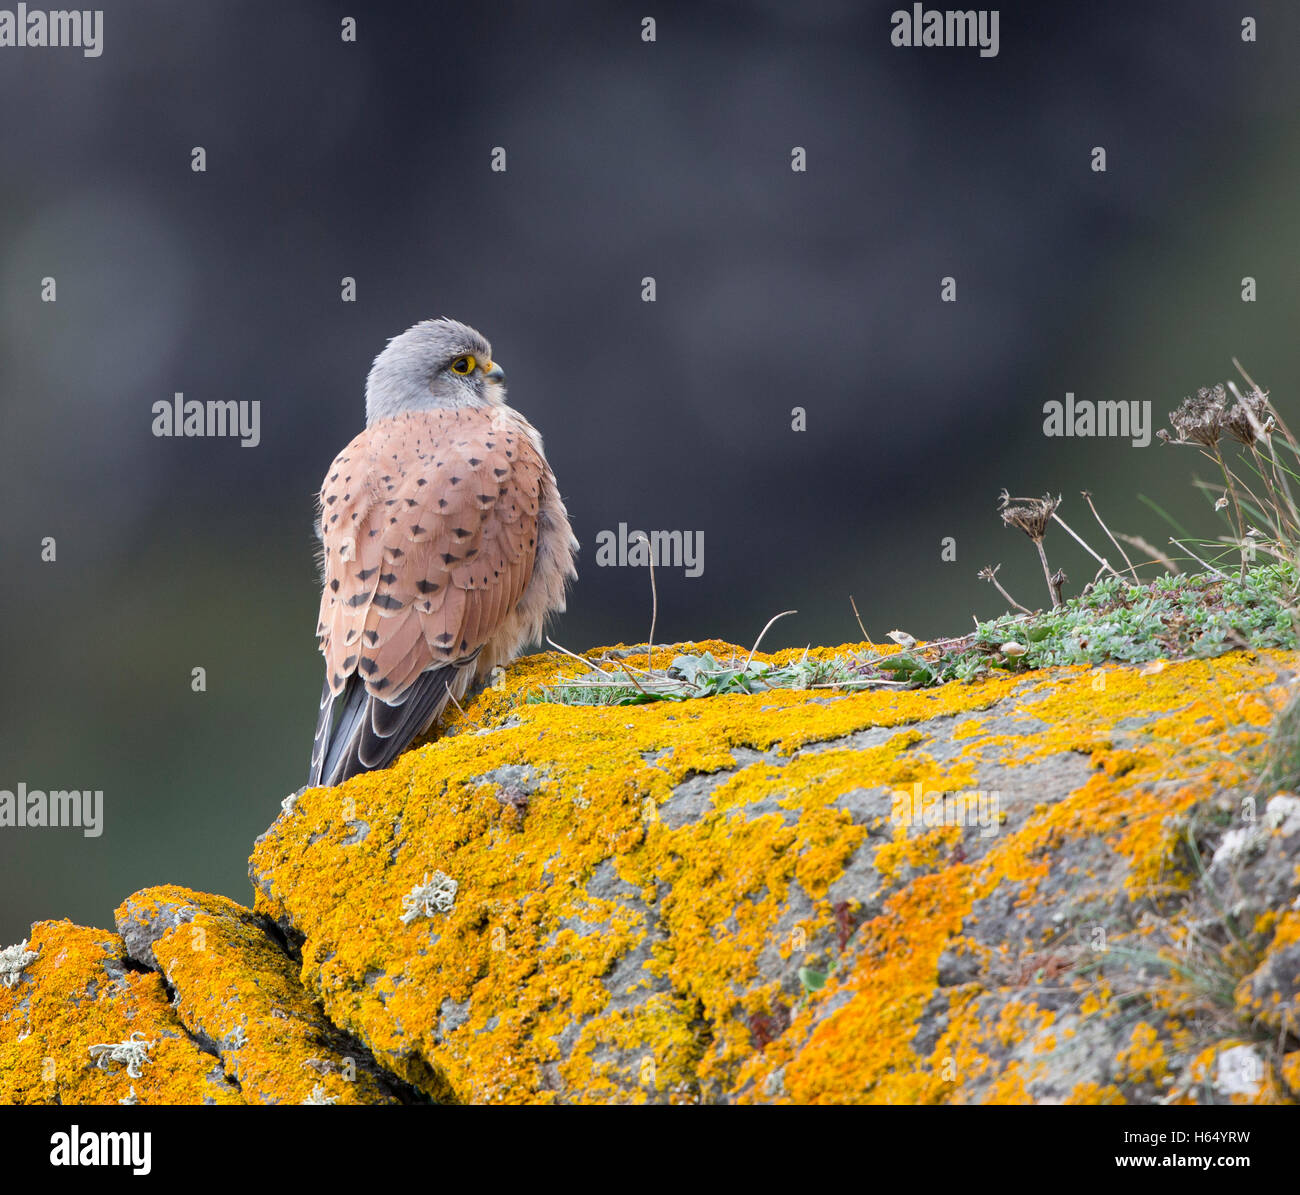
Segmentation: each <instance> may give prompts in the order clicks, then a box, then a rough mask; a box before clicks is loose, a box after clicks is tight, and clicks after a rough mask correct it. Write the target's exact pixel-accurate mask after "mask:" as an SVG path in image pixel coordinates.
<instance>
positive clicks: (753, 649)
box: [745, 610, 799, 671]
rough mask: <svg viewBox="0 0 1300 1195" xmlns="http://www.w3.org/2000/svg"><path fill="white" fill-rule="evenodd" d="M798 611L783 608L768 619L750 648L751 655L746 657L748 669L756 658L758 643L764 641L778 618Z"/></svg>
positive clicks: (746, 668) (746, 667)
mask: <svg viewBox="0 0 1300 1195" xmlns="http://www.w3.org/2000/svg"><path fill="white" fill-rule="evenodd" d="M798 613H799V611H798V610H782V611H781V613H780V614H773V615H772V617H771V618H769V619H768V620H767V626H765V627H764V628H763V629H762V630H761V631H759V632H758V638H757V639H755V640H754V646H753V647H751V648H750V649H749V655H748V656H746V657H745V670H746V671H748V670H749V662H750V660H752V659H753V658H754V653H755V652H756V651H757V650H758V645H759V644H760V643H762V642H763V636H764V635H766V634H767V633H768V631H770V630H771V629H772V624H773V623H774V622H776V620H777V619H778V618H784V617H785V616H786V615H787V614H798Z"/></svg>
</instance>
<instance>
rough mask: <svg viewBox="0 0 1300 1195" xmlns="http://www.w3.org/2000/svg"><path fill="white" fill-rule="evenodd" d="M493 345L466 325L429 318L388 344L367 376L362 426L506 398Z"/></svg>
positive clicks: (501, 374) (444, 319)
mask: <svg viewBox="0 0 1300 1195" xmlns="http://www.w3.org/2000/svg"><path fill="white" fill-rule="evenodd" d="M505 397H506V388H505V374H504V373H503V372H502V370H501V367H500V366H499V365H497V364H496V363H495V362H494V361H493V360H492V346H491V345H490V344H488V342H487V340H486V339H485V338H484V337H483V336H482V335H481V334H480V333H478V332H476V331H475V330H474V329H473V328H471V327H470V326H469V325H468V324H462V323H460V322H459V321H457V320H454V319H446V318H443V319H428V320H423V321H422V322H421V323H418V324H416V325H415V326H414V327H413V328H407V329H406V331H405V332H403V333H402V334H401V335H400V336H394V337H393V338H392V340H390V341H389V342H388V347H387V348H386V349H384V351H383V352H382V353H380V354H379V356H378V357H376V358H375V363H374V365H372V366H371V367H370V376H369V377H368V378H367V379H366V426H367V427H369V426H370V425H371V424H373V423H376V422H377V421H378V420H380V419H387V418H389V417H390V416H392V415H398V414H401V413H402V412H403V411H428V410H433V409H436V408H440V407H441V408H452V407H486V406H490V405H492V404H494V403H502V402H505Z"/></svg>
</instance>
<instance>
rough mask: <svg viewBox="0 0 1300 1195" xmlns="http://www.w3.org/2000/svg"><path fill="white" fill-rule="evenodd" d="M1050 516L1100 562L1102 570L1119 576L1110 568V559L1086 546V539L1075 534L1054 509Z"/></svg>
mask: <svg viewBox="0 0 1300 1195" xmlns="http://www.w3.org/2000/svg"><path fill="white" fill-rule="evenodd" d="M1052 518H1053V519H1055V520H1056V521H1057V522H1058V523H1060V524H1061V526H1062V527H1064V528H1065V529H1066V531H1068V532H1069V533H1070V538H1071V539H1073V540H1074V542H1075V543H1076V544H1078V545H1079V547H1081V548H1082V549H1083V550H1084V551H1085V552H1087V553H1088V555H1089V556H1091V557H1092V558H1093V559H1094V560H1095V561H1096V562H1097V563H1098V564H1100V565H1101V567H1102V568H1103V569H1104V570H1106V571H1108V572H1110V573H1111V574H1112V575H1114V576H1116V577H1118V576H1119V573H1117V572H1115V570H1114V569H1113V568H1111V564H1110V561H1109V560H1107V559H1106V558H1105V557H1104V556H1098V555H1097V553H1096V552H1094V551H1093V550H1092V548H1091V547H1089V546H1088V544H1087V542H1086V541H1084V540H1083V539H1082V538H1080V537H1079V536H1078V535H1076V534H1075V532H1074V529H1073V528H1072V527H1071V526H1070V525H1069V523H1067V522H1066V521H1065V520H1064V519H1063V518H1061V516H1060V515H1058V514H1057V513H1056V512H1055V511H1053V512H1052Z"/></svg>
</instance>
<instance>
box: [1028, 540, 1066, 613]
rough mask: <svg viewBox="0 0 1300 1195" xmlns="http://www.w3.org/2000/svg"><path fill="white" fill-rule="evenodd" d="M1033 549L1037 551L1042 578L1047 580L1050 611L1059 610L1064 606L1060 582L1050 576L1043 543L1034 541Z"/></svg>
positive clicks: (1050, 572) (1050, 571)
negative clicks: (1041, 564)
mask: <svg viewBox="0 0 1300 1195" xmlns="http://www.w3.org/2000/svg"><path fill="white" fill-rule="evenodd" d="M1034 547H1036V548H1037V549H1038V559H1039V560H1041V561H1042V562H1043V576H1044V577H1046V578H1047V592H1048V593H1050V594H1051V595H1052V609H1054V610H1055V609H1059V608H1060V607H1061V606H1063V605H1064V604H1065V602H1064V600H1063V599H1062V597H1061V592H1060V582H1059V581H1057V580H1056V579H1055V578H1054V577H1053V576H1052V566H1051V565H1050V564H1048V563H1047V553H1046V552H1045V551H1044V550H1043V541H1042V540H1041V539H1035V540H1034Z"/></svg>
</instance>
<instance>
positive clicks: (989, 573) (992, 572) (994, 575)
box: [972, 564, 1033, 630]
mask: <svg viewBox="0 0 1300 1195" xmlns="http://www.w3.org/2000/svg"><path fill="white" fill-rule="evenodd" d="M1001 567H1002V565H1000V564H995V565H993V567H992V568H989V567H987V566H986V567H985V568H983V569H981V570H980V574H979V575H980V576H981V577H983V578H984V580H986V581H987V582H989V584H990V585H992V586H993V588H994V589H996V590H997V591H998V592H999V593H1000V594H1001V595H1002V597H1003V598H1004V599H1005V600H1006V602H1007V603H1008V604H1009V605H1012V606H1015V608H1016V609H1017V610H1021V611H1023V612H1024V613H1025V614H1032V613H1033V611H1032V610H1030V609H1029V607H1028V606H1022V605H1021V604H1020V603H1019V602H1018V601H1016V599H1015V598H1013V597H1012V596H1011V595H1010V594H1009V593H1008V592H1007V591H1006V590H1005V589H1003V588H1002V582H1001V581H999V580H998V569H1000V568H1001ZM972 617H974V616H973V615H972ZM979 625H980V623H979V619H978V618H976V619H975V629H976V630H979Z"/></svg>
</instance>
